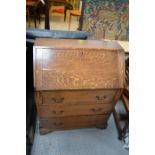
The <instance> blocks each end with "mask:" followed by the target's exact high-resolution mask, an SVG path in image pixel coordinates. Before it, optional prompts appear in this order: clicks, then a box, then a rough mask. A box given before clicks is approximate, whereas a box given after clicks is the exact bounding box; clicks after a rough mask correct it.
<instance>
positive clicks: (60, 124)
mask: <svg viewBox="0 0 155 155" xmlns="http://www.w3.org/2000/svg"><path fill="white" fill-rule="evenodd" d="M53 125H55V126H62V125H64V124H63V123H62V122H60V123H57V122H54V123H53Z"/></svg>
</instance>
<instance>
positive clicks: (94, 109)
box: [91, 108, 102, 112]
mask: <svg viewBox="0 0 155 155" xmlns="http://www.w3.org/2000/svg"><path fill="white" fill-rule="evenodd" d="M91 110H92V111H93V112H100V111H102V108H92V109H91Z"/></svg>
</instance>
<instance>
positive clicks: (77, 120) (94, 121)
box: [40, 115, 109, 130]
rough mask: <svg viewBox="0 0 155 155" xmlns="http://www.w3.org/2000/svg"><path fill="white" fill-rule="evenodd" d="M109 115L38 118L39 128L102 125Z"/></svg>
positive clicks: (71, 127) (72, 127) (53, 128)
mask: <svg viewBox="0 0 155 155" xmlns="http://www.w3.org/2000/svg"><path fill="white" fill-rule="evenodd" d="M108 117H109V115H95V116H93V115H92V116H78V117H61V118H51V119H40V128H45V129H49V130H50V129H51V130H57V129H58V130H59V129H74V128H86V127H87V128H89V127H102V126H104V125H106V124H107V119H108Z"/></svg>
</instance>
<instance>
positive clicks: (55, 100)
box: [51, 97, 64, 103]
mask: <svg viewBox="0 0 155 155" xmlns="http://www.w3.org/2000/svg"><path fill="white" fill-rule="evenodd" d="M51 100H52V101H54V102H55V103H62V102H63V100H64V98H63V97H59V98H55V97H52V98H51Z"/></svg>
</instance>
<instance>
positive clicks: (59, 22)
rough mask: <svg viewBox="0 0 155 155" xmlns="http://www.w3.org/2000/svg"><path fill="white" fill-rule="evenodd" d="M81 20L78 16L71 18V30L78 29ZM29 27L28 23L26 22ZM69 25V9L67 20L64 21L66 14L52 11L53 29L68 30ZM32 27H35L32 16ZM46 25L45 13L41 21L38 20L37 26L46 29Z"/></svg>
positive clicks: (51, 27)
mask: <svg viewBox="0 0 155 155" xmlns="http://www.w3.org/2000/svg"><path fill="white" fill-rule="evenodd" d="M78 23H79V21H78V20H77V17H72V20H71V28H70V30H71V31H76V30H77V28H78ZM26 25H27V27H28V23H27V24H26ZM68 25H69V11H67V15H66V21H64V14H62V13H53V12H52V13H50V29H51V30H68ZM30 27H31V28H34V21H33V18H31V26H30ZM44 27H45V15H41V22H40V24H39V21H37V28H40V29H44Z"/></svg>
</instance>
